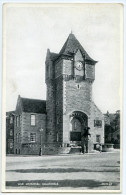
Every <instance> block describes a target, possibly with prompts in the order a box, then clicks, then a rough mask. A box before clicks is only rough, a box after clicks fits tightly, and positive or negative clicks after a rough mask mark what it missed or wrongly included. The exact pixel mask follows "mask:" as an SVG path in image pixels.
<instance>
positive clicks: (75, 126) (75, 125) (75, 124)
mask: <svg viewBox="0 0 126 195" xmlns="http://www.w3.org/2000/svg"><path fill="white" fill-rule="evenodd" d="M76 129H77V122H76V121H75V122H74V130H76Z"/></svg>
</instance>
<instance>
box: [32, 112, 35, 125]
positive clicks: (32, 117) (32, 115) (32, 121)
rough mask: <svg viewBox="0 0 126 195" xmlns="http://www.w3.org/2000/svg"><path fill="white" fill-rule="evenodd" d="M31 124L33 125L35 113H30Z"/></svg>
mask: <svg viewBox="0 0 126 195" xmlns="http://www.w3.org/2000/svg"><path fill="white" fill-rule="evenodd" d="M31 126H35V115H34V114H32V115H31Z"/></svg>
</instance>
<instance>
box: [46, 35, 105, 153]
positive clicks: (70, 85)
mask: <svg viewBox="0 0 126 195" xmlns="http://www.w3.org/2000/svg"><path fill="white" fill-rule="evenodd" d="M96 63H97V61H95V60H93V59H92V58H91V57H90V56H89V55H88V54H87V52H86V51H85V50H84V48H83V47H82V45H81V44H80V43H79V41H78V40H77V39H76V37H75V36H74V35H73V34H72V33H71V34H70V35H69V36H68V38H67V40H66V42H65V44H64V45H63V47H62V49H61V51H60V52H59V53H58V54H56V53H52V52H50V50H49V49H48V51H47V57H46V85H47V102H46V109H47V110H46V111H47V132H46V135H47V143H48V144H53V145H55V146H56V147H67V146H70V145H71V146H73V145H74V147H78V146H80V147H82V148H83V146H85V148H86V152H91V151H92V150H93V148H94V145H95V144H97V143H101V144H103V143H104V116H103V114H102V112H101V111H100V110H99V109H98V107H97V106H96V105H95V103H94V102H93V100H92V85H93V82H94V80H95V65H96Z"/></svg>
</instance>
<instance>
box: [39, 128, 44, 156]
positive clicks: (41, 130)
mask: <svg viewBox="0 0 126 195" xmlns="http://www.w3.org/2000/svg"><path fill="white" fill-rule="evenodd" d="M39 131H40V153H39V155H40V156H42V133H43V129H42V128H41V129H40V130H39Z"/></svg>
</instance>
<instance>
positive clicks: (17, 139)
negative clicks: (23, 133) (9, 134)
mask: <svg viewBox="0 0 126 195" xmlns="http://www.w3.org/2000/svg"><path fill="white" fill-rule="evenodd" d="M16 142H18V134H17V133H16Z"/></svg>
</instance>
